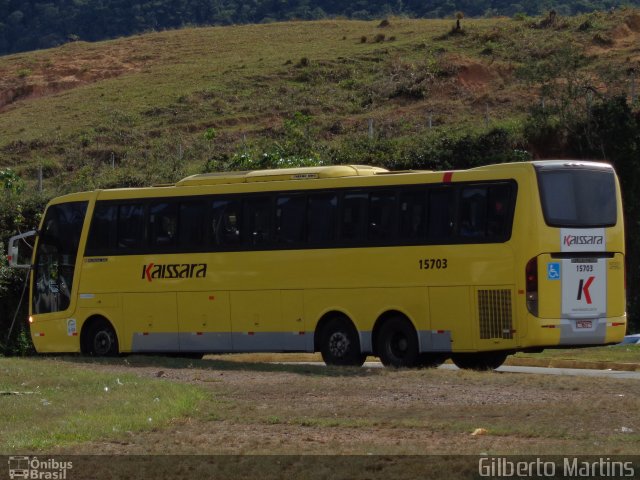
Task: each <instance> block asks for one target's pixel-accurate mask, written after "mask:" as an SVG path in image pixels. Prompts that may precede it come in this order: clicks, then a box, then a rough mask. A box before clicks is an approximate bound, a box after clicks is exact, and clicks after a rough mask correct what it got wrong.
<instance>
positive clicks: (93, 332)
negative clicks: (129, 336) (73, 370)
mask: <svg viewBox="0 0 640 480" xmlns="http://www.w3.org/2000/svg"><path fill="white" fill-rule="evenodd" d="M86 345H87V353H88V354H89V355H92V356H94V357H115V356H116V355H118V353H119V348H118V336H117V335H116V331H115V330H114V328H113V326H111V324H110V323H109V322H108V321H107V320H104V319H100V320H96V321H95V322H93V323H92V324H91V325H90V326H89V331H88V332H87V344H86Z"/></svg>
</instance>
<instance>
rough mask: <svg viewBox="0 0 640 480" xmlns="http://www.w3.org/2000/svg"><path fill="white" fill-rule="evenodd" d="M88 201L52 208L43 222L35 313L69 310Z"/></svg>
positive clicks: (37, 261) (39, 238) (36, 262)
mask: <svg viewBox="0 0 640 480" xmlns="http://www.w3.org/2000/svg"><path fill="white" fill-rule="evenodd" d="M86 211H87V202H71V203H63V204H60V205H52V206H50V207H49V208H47V212H46V214H45V217H44V222H43V223H42V229H41V231H40V235H39V237H38V250H37V251H36V261H35V265H34V272H33V282H34V284H33V312H34V313H49V312H59V311H63V310H66V309H67V308H69V304H70V301H71V289H72V288H73V277H74V271H75V266H76V258H77V255H78V245H79V243H80V235H81V233H82V225H83V223H84V217H85V213H86Z"/></svg>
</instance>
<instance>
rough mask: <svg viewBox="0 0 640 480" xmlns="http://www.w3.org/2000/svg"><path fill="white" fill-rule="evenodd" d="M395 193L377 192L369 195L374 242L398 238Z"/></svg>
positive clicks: (370, 225)
mask: <svg viewBox="0 0 640 480" xmlns="http://www.w3.org/2000/svg"><path fill="white" fill-rule="evenodd" d="M396 198H397V197H396V194H395V192H384V191H375V192H371V194H370V195H369V233H368V238H369V239H370V240H374V241H376V240H377V241H385V240H391V239H392V238H395V236H396V220H397V217H398V216H397V205H396Z"/></svg>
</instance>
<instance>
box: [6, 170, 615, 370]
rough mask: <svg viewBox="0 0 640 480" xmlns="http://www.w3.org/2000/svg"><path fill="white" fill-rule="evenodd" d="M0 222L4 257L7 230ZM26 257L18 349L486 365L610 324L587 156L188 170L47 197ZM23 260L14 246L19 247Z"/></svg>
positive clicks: (611, 196) (610, 175)
mask: <svg viewBox="0 0 640 480" xmlns="http://www.w3.org/2000/svg"><path fill="white" fill-rule="evenodd" d="M30 234H31V233H28V234H24V235H21V236H16V237H13V238H12V239H11V241H10V245H9V254H10V255H9V256H10V263H11V264H12V265H13V266H20V265H19V262H18V260H17V259H18V258H19V256H20V252H19V247H20V244H21V241H22V240H23V239H24V237H25V236H28V235H30ZM33 234H34V235H35V236H36V239H35V248H34V252H33V256H32V259H31V262H30V265H29V266H30V268H31V283H30V292H31V293H30V317H29V321H30V328H31V335H32V338H33V343H34V345H35V347H36V349H37V351H38V352H82V353H84V354H89V355H97V356H109V355H117V354H121V353H129V352H147V353H174V354H184V355H191V356H202V355H203V354H207V353H221V352H224V353H230V352H321V353H322V357H323V359H324V361H325V362H326V363H327V364H330V365H356V366H357V365H362V364H363V362H364V360H365V358H366V356H367V355H374V356H378V357H380V359H381V361H382V363H383V364H384V365H387V366H394V367H418V366H433V365H438V364H440V363H442V362H443V361H445V360H446V359H448V358H451V359H452V360H453V362H454V363H455V364H456V365H458V366H459V367H461V368H473V369H493V368H497V367H498V366H500V365H501V364H502V363H503V362H504V360H505V359H506V357H507V355H509V354H512V353H515V352H518V351H540V350H542V349H543V348H550V347H567V346H587V345H607V344H613V343H617V342H619V341H621V340H622V338H623V336H624V334H625V330H626V324H627V321H626V311H625V310H626V309H625V288H626V286H625V265H624V260H625V250H624V227H623V218H622V204H621V196H620V187H619V184H618V180H617V177H616V175H615V172H614V170H613V168H612V167H611V166H610V165H607V164H604V163H595V162H577V161H540V162H525V163H511V164H500V165H490V166H484V167H479V168H474V169H469V170H461V171H448V172H431V171H400V172H390V171H387V170H384V169H381V168H376V167H368V166H324V167H311V168H295V169H281V170H263V171H251V172H231V173H210V174H201V175H194V176H190V177H187V178H185V179H184V180H181V181H179V182H177V183H176V184H175V185H169V186H156V187H150V188H135V189H133V188H125V189H113V190H98V191H93V192H85V193H76V194H70V195H66V196H63V197H59V198H56V199H54V200H52V201H51V202H50V204H49V205H48V207H47V209H46V212H45V214H44V217H43V220H42V223H41V225H40V228H39V230H38V231H37V232H33ZM25 263H28V262H25Z"/></svg>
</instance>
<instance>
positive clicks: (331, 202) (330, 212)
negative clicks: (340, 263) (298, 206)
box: [307, 193, 338, 245]
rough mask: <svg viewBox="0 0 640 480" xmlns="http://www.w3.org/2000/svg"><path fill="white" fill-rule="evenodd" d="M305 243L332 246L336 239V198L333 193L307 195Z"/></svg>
mask: <svg viewBox="0 0 640 480" xmlns="http://www.w3.org/2000/svg"><path fill="white" fill-rule="evenodd" d="M307 201H308V208H307V241H308V242H309V244H311V245H327V244H329V245H330V244H332V243H333V242H334V241H335V239H336V225H337V220H338V196H337V195H336V194H335V193H317V194H309V196H308V200H307Z"/></svg>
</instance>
